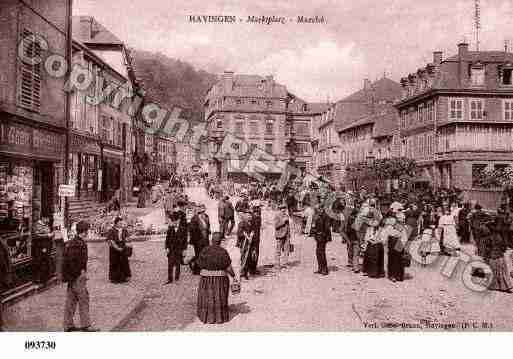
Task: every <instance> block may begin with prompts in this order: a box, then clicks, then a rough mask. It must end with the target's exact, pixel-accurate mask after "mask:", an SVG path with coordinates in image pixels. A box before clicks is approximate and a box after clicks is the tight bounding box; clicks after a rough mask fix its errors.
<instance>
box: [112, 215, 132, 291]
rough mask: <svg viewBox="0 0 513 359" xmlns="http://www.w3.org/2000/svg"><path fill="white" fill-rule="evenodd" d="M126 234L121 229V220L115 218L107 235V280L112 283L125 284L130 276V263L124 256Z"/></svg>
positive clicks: (125, 255) (124, 230)
mask: <svg viewBox="0 0 513 359" xmlns="http://www.w3.org/2000/svg"><path fill="white" fill-rule="evenodd" d="M127 237H128V233H127V231H126V229H124V228H123V219H122V218H121V217H117V218H116V219H115V220H114V227H113V228H112V229H111V230H110V231H109V233H108V234H107V243H108V244H109V280H110V281H111V282H112V283H124V282H127V281H128V280H129V279H130V277H131V276H132V273H131V270H130V263H129V260H128V256H127V254H126V238H127Z"/></svg>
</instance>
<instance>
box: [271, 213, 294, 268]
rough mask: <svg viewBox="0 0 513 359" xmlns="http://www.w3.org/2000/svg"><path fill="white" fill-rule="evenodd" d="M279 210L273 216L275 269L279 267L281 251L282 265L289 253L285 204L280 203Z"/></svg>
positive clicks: (287, 220)
mask: <svg viewBox="0 0 513 359" xmlns="http://www.w3.org/2000/svg"><path fill="white" fill-rule="evenodd" d="M279 209H280V212H278V213H277V214H276V216H275V217H274V230H275V237H276V263H275V266H276V270H280V269H281V263H280V260H281V252H283V262H282V263H284V265H283V266H284V267H286V265H287V263H288V258H289V253H290V221H289V216H288V213H287V206H286V205H285V204H281V205H280V207H279Z"/></svg>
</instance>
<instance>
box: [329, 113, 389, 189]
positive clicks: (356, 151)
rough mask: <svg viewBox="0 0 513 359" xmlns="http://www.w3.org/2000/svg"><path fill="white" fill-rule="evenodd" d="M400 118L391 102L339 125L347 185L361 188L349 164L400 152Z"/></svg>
mask: <svg viewBox="0 0 513 359" xmlns="http://www.w3.org/2000/svg"><path fill="white" fill-rule="evenodd" d="M397 121H398V115H397V110H396V109H395V108H394V107H393V106H392V104H383V105H377V106H375V107H373V108H371V109H369V113H368V114H367V115H365V116H363V117H362V118H360V119H359V120H357V121H355V122H353V123H351V124H348V125H346V126H344V127H342V128H340V129H339V131H338V134H339V138H340V143H341V146H340V163H341V165H342V166H341V169H342V173H343V177H342V178H343V184H344V186H345V187H346V188H351V189H357V188H358V183H357V181H355V180H354V179H352V178H351V176H347V173H346V168H347V166H349V165H351V164H356V163H359V162H365V161H369V160H374V159H385V158H393V157H397V156H399V150H398V148H399V146H398V142H399V133H398V127H397Z"/></svg>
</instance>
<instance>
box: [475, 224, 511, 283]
mask: <svg viewBox="0 0 513 359" xmlns="http://www.w3.org/2000/svg"><path fill="white" fill-rule="evenodd" d="M504 226H505V224H504V222H503V221H502V219H501V218H497V219H496V220H495V221H494V222H489V223H488V224H487V227H488V229H489V231H490V234H489V235H487V236H484V237H482V239H481V240H482V241H483V245H484V248H485V251H484V259H485V261H486V262H487V263H488V265H489V266H490V269H491V270H492V274H493V277H492V281H491V283H490V285H489V286H488V289H490V290H497V291H501V292H507V293H511V292H512V289H513V285H512V283H511V278H510V274H509V272H508V267H507V265H506V261H505V259H504V253H505V252H506V250H507V248H508V246H507V242H506V238H504V236H503V233H504Z"/></svg>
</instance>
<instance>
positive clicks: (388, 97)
mask: <svg viewBox="0 0 513 359" xmlns="http://www.w3.org/2000/svg"><path fill="white" fill-rule="evenodd" d="M401 89H402V88H401V85H400V84H399V83H397V82H395V81H394V80H391V79H388V78H386V77H383V78H381V79H379V80H378V81H376V82H374V83H372V84H371V86H370V89H361V90H359V91H357V92H355V93H353V94H351V95H349V96H347V97H345V98H343V99H342V100H341V101H344V102H352V101H369V100H370V99H371V96H374V99H375V100H377V101H383V100H384V101H394V100H396V99H397V98H399V97H400V96H401Z"/></svg>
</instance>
